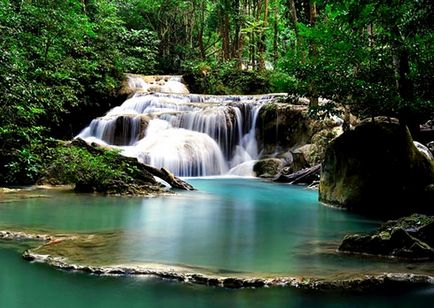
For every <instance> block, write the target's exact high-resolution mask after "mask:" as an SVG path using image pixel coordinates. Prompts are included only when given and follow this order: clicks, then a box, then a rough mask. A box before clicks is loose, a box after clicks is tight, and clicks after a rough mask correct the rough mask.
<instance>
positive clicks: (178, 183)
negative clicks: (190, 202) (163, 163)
mask: <svg viewBox="0 0 434 308" xmlns="http://www.w3.org/2000/svg"><path fill="white" fill-rule="evenodd" d="M142 166H143V168H144V169H145V170H146V171H148V172H149V173H150V174H152V175H153V176H156V177H157V178H160V179H162V180H163V181H165V182H167V183H168V184H169V185H170V186H172V187H173V188H177V189H183V190H195V188H194V187H193V186H191V185H190V184H188V183H187V182H185V181H183V180H181V179H180V178H178V177H177V176H175V175H173V173H171V172H170V171H169V170H167V169H166V168H161V169H157V168H155V167H152V166H150V165H146V164H142Z"/></svg>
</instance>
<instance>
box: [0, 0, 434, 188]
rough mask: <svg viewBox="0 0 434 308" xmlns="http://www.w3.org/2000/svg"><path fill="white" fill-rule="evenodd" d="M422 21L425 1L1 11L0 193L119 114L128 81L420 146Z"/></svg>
mask: <svg viewBox="0 0 434 308" xmlns="http://www.w3.org/2000/svg"><path fill="white" fill-rule="evenodd" d="M433 20H434V3H433V1H432V0H390V1H379V0H377V1H374V0H361V1H355V0H341V1H334V0H323V1H319V0H318V1H308V0H214V1H198V0H152V1H150V0H149V1H148V0H125V1H119V0H0V115H1V116H0V149H1V151H0V184H25V183H33V182H34V181H35V179H37V177H38V176H39V174H40V172H41V168H42V166H43V160H44V159H47V154H46V151H47V148H50V143H52V142H53V141H50V140H52V139H50V138H63V139H69V138H71V137H72V136H74V135H75V134H76V133H78V131H79V129H81V128H83V127H84V126H85V125H86V124H87V123H88V122H89V121H90V120H91V119H92V118H94V117H96V116H100V115H102V114H104V113H105V112H106V111H107V110H108V109H109V108H110V107H112V106H114V105H115V104H119V103H120V101H121V100H122V99H123V97H122V96H121V95H120V94H119V89H120V87H121V83H122V80H123V76H124V75H123V74H124V73H126V72H129V73H141V74H172V73H176V74H184V75H185V78H186V79H187V81H189V83H190V87H191V89H192V91H193V92H202V93H205V92H206V93H211V94H229V93H231V94H236V93H240V94H242V93H256V92H288V93H290V94H293V95H297V96H306V97H308V98H309V99H310V102H311V103H310V107H311V109H312V110H313V111H314V112H313V113H315V111H318V110H325V111H327V112H333V111H334V110H336V108H337V107H340V109H342V108H343V109H346V110H351V111H352V112H354V113H357V114H358V115H359V116H361V117H365V116H375V115H386V116H395V117H398V118H399V119H400V120H401V121H402V122H403V123H404V124H407V125H409V127H410V128H411V129H412V131H413V133H415V134H417V129H418V125H419V124H420V123H422V122H424V121H426V120H428V119H430V118H431V119H432V118H433V117H434V116H433V112H434V111H433V110H434V75H433V72H434V38H433V35H434V32H433V28H434V26H433V24H434V23H433ZM319 97H323V98H328V99H331V100H332V102H331V103H330V104H326V105H319V104H318V98H319Z"/></svg>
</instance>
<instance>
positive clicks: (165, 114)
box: [78, 75, 275, 176]
mask: <svg viewBox="0 0 434 308" xmlns="http://www.w3.org/2000/svg"><path fill="white" fill-rule="evenodd" d="M128 86H129V88H130V91H132V92H134V93H135V94H133V96H132V97H131V98H129V99H127V100H126V101H125V102H124V103H123V104H122V105H121V106H118V107H115V108H113V109H112V110H110V111H109V112H108V113H107V114H106V115H105V116H104V117H102V118H97V119H94V120H93V121H92V122H91V124H90V125H89V126H88V127H87V128H85V129H84V130H83V131H82V132H81V133H80V134H79V135H78V137H80V138H83V139H84V140H86V141H87V142H96V143H99V144H104V145H110V146H115V147H117V148H120V149H122V154H123V155H126V156H131V157H136V158H137V159H138V160H139V161H140V162H143V163H148V164H150V165H152V166H155V167H158V168H161V167H166V168H168V169H169V170H171V171H172V172H173V173H174V174H175V175H178V176H207V175H221V174H226V173H230V174H236V175H251V173H252V168H253V162H254V160H255V159H257V158H258V146H257V142H256V121H257V117H258V114H259V110H260V108H261V107H262V105H263V104H264V103H266V102H269V101H270V100H273V99H275V95H261V96H210V95H195V94H188V90H187V88H186V87H185V85H184V84H183V83H182V82H181V77H179V76H160V77H158V76H138V75H128ZM153 91H157V92H155V93H153Z"/></svg>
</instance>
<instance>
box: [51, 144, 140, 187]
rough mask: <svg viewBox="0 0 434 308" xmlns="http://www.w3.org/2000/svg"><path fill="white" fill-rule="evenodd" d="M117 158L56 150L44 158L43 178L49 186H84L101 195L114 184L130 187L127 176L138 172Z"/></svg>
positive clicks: (72, 148) (107, 153) (114, 154)
mask: <svg viewBox="0 0 434 308" xmlns="http://www.w3.org/2000/svg"><path fill="white" fill-rule="evenodd" d="M49 157H51V159H49ZM118 158H119V153H118V152H116V151H111V150H109V151H101V152H100V153H99V154H95V153H90V152H89V151H88V150H87V149H85V148H80V147H76V146H58V147H56V148H54V149H52V150H51V151H50V153H49V154H48V157H47V163H46V164H47V166H46V173H47V174H46V175H45V176H46V177H47V179H48V181H49V182H50V183H52V184H78V185H85V186H88V187H95V188H96V190H97V191H101V192H103V191H106V190H107V187H110V186H111V185H113V183H116V182H121V183H126V184H128V183H133V181H134V179H133V178H132V176H131V175H132V174H134V173H137V172H138V171H137V170H136V168H135V167H134V166H130V165H128V164H126V163H125V162H122V161H119V159H118Z"/></svg>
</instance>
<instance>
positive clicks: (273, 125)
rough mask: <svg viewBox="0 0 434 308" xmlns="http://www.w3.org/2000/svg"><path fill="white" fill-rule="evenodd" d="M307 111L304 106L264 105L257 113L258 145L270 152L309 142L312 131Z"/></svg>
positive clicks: (285, 149)
mask: <svg viewBox="0 0 434 308" xmlns="http://www.w3.org/2000/svg"><path fill="white" fill-rule="evenodd" d="M307 111H308V109H307V107H305V106H294V105H288V104H277V103H269V104H266V105H264V106H263V107H262V108H261V110H260V111H259V115H258V124H257V128H258V131H257V134H258V140H259V142H258V146H259V147H260V148H261V149H262V150H263V151H264V153H266V154H267V153H268V154H272V153H274V152H276V150H277V151H282V152H284V151H287V150H288V149H291V148H293V147H296V146H302V145H304V144H307V143H310V140H311V138H312V135H313V133H314V131H313V125H312V120H311V119H309V117H308V112H307Z"/></svg>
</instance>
